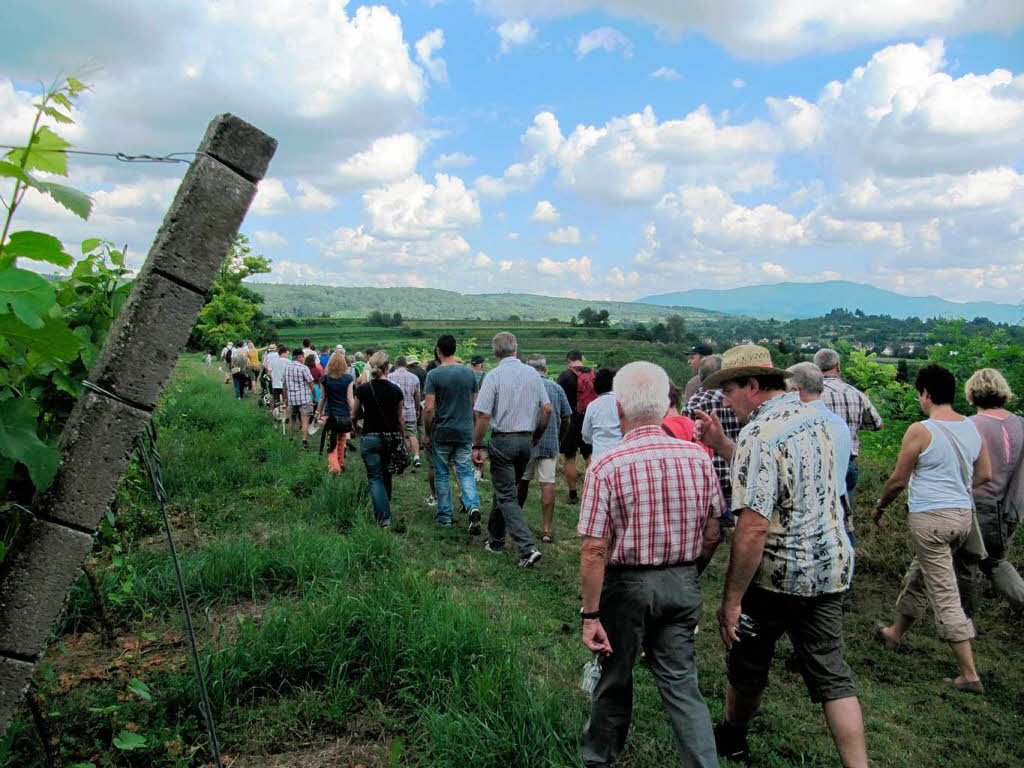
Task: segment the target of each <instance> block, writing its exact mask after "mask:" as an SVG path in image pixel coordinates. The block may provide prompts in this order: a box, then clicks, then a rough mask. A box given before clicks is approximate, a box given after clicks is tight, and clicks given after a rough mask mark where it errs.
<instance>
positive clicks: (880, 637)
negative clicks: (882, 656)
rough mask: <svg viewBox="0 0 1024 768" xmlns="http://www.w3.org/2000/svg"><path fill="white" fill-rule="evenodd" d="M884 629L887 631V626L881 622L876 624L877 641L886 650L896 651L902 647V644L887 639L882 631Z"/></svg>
mask: <svg viewBox="0 0 1024 768" xmlns="http://www.w3.org/2000/svg"><path fill="white" fill-rule="evenodd" d="M883 629H885V625H884V624H882V623H881V622H879V623H878V624H875V639H876V640H877V641H878V642H880V643H881V644H882V645H883V646H884V647H885V650H887V651H895V650H896V649H897V648H899V647H900V644H899V643H898V642H895V641H894V640H890V639H889V638H888V637H886V635H885V633H884V632H883V631H882V630H883Z"/></svg>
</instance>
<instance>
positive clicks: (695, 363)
mask: <svg viewBox="0 0 1024 768" xmlns="http://www.w3.org/2000/svg"><path fill="white" fill-rule="evenodd" d="M714 352H715V350H714V349H712V348H711V345H710V344H697V345H696V346H694V348H693V349H691V350H690V354H689V356H688V357H687V358H686V363H687V365H689V366H690V370H691V371H693V377H692V378H691V379H690V380H689V381H687V382H686V387H685V389H684V390H683V400H684V401H686V400H689V399H690V398H691V397H693V396H694V395H695V394H697V390H698V389H700V382H701V378H700V364H701V363H702V362H704V360H705V358H708V357H710V356H711V355H713V354H714Z"/></svg>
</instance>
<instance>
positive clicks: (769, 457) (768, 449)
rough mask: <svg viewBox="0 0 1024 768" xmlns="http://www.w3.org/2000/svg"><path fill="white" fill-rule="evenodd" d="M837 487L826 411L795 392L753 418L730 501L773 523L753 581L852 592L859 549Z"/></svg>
mask: <svg viewBox="0 0 1024 768" xmlns="http://www.w3.org/2000/svg"><path fill="white" fill-rule="evenodd" d="M839 486H840V483H839V482H838V478H836V461H835V446H834V443H833V439H832V434H831V432H830V425H829V422H828V420H827V419H826V417H825V415H824V414H823V413H822V412H821V411H819V410H818V409H817V408H813V407H812V406H810V405H806V404H804V403H802V402H800V396H799V395H798V394H797V393H795V392H794V393H790V394H786V395H779V396H778V397H773V398H772V399H771V400H768V401H767V402H765V403H763V404H762V405H761V406H760V407H759V408H757V409H756V410H755V411H754V412H753V413H752V414H751V415H750V421H749V422H748V423H747V425H746V426H745V427H743V429H742V430H741V431H740V435H739V439H738V440H737V442H736V448H735V451H734V453H733V459H732V493H733V497H732V498H733V507H734V508H737V509H739V508H743V507H748V508H750V509H751V510H753V511H754V512H756V513H757V514H759V515H761V516H762V517H764V518H766V519H767V520H768V521H769V523H770V525H769V529H768V536H767V538H766V540H765V545H764V555H763V556H762V558H761V566H760V568H759V569H758V572H757V574H756V575H755V576H754V581H753V583H754V584H756V585H757V586H759V587H762V588H763V589H767V590H770V591H772V592H783V593H785V594H789V595H798V596H801V597H814V596H817V595H827V594H833V593H836V592H843V591H845V590H846V589H847V588H848V587H849V585H850V578H851V576H852V575H853V549H852V548H851V547H850V540H849V538H847V535H846V530H845V527H844V522H845V521H844V517H843V508H842V505H841V503H840V499H839ZM748 514H749V513H748Z"/></svg>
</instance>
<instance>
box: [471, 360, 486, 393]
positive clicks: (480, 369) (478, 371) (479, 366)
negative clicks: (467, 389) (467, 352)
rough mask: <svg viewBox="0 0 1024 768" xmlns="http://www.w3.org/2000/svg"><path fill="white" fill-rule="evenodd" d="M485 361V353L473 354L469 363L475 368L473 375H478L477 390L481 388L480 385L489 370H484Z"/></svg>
mask: <svg viewBox="0 0 1024 768" xmlns="http://www.w3.org/2000/svg"><path fill="white" fill-rule="evenodd" d="M484 362H485V360H484V356H483V355H473V357H472V358H470V361H469V364H470V366H471V367H472V369H473V376H475V377H476V386H477V390H479V389H480V385H481V384H483V383H484V376H486V375H487V372H486V371H484Z"/></svg>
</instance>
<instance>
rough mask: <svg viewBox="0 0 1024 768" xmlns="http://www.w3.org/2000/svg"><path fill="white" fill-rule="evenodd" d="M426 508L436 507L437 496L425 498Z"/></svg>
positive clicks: (432, 495) (431, 495)
mask: <svg viewBox="0 0 1024 768" xmlns="http://www.w3.org/2000/svg"><path fill="white" fill-rule="evenodd" d="M427 506H428V507H436V506H437V496H435V495H434V494H430V495H429V496H427Z"/></svg>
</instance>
